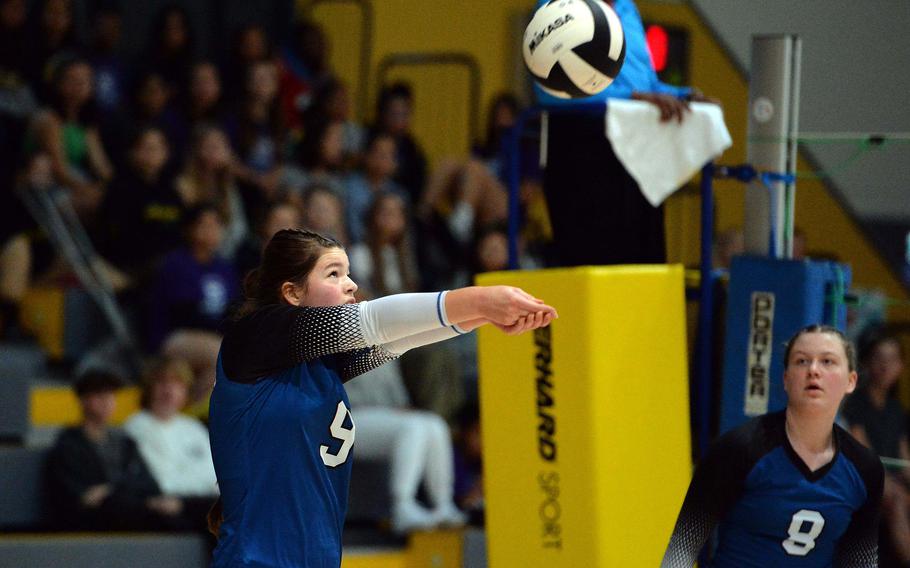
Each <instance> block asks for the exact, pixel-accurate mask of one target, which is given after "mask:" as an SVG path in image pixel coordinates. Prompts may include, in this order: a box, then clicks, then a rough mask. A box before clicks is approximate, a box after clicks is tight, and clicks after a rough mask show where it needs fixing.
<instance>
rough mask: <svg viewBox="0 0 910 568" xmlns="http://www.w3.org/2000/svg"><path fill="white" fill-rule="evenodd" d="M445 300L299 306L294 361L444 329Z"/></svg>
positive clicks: (399, 297) (432, 296)
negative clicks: (312, 306) (315, 306)
mask: <svg viewBox="0 0 910 568" xmlns="http://www.w3.org/2000/svg"><path fill="white" fill-rule="evenodd" d="M445 297H446V292H437V293H429V294H426V293H421V294H396V295H394V296H386V297H385V298H379V299H378V300H372V301H368V302H360V303H359V304H347V305H344V306H332V307H327V308H302V309H301V310H300V314H299V315H298V317H297V321H296V322H295V323H294V325H293V327H292V331H291V334H292V344H291V348H292V353H293V354H294V359H295V360H296V362H303V361H309V360H312V359H317V358H319V357H322V356H324V355H330V354H332V353H343V352H346V351H352V350H354V349H361V348H364V347H373V346H379V345H385V344H390V343H391V344H394V342H397V341H399V340H402V339H404V338H406V337H410V336H414V335H417V334H421V333H426V332H429V331H434V330H446V329H447V328H448V327H449V325H450V323H449V321H448V319H447V317H446V312H445ZM397 353H398V354H399V355H400V354H401V353H404V351H397Z"/></svg>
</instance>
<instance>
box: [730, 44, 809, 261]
mask: <svg viewBox="0 0 910 568" xmlns="http://www.w3.org/2000/svg"><path fill="white" fill-rule="evenodd" d="M800 45H801V44H800V40H799V37H797V36H795V35H772V36H756V37H754V38H752V62H751V67H750V73H751V78H750V81H749V133H748V138H749V145H748V148H747V151H746V154H747V158H746V159H747V162H748V163H749V164H750V165H752V167H754V168H755V169H756V170H757V171H759V172H774V173H780V174H789V173H793V172H794V171H796V143H795V141H794V138H795V137H796V133H797V115H798V113H799V72H800V52H801V47H800ZM793 192H794V184H793V183H792V182H791V183H787V182H783V181H774V182H771V183H770V184H769V187H765V186H764V185H763V184H762V183H760V181H759V180H756V181H753V182H752V183H751V184H750V185H749V186H748V187H747V189H746V199H745V212H746V216H745V223H744V227H743V235H744V237H745V248H746V252H749V253H752V254H757V255H762V256H771V257H774V258H788V257H790V256H791V254H792V240H793V219H792V216H793ZM772 217H773V218H772Z"/></svg>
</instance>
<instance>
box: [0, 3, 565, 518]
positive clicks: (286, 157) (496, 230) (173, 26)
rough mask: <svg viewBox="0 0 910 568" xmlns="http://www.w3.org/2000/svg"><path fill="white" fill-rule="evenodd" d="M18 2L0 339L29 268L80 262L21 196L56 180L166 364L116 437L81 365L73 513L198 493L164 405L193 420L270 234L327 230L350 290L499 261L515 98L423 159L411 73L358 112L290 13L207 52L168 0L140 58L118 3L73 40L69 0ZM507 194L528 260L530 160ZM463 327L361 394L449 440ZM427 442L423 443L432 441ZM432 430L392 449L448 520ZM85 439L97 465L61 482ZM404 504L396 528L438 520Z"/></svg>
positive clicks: (160, 509) (105, 387) (93, 513)
mask: <svg viewBox="0 0 910 568" xmlns="http://www.w3.org/2000/svg"><path fill="white" fill-rule="evenodd" d="M33 4H34V5H33V6H31V9H30V11H29V10H27V3H26V2H25V0H0V160H2V163H0V210H2V211H3V220H2V221H3V222H2V223H0V340H2V339H4V338H7V339H8V338H10V337H17V336H21V334H22V333H24V332H23V331H22V330H21V329H19V328H18V326H17V321H18V319H19V310H20V304H21V302H22V299H23V297H24V296H25V294H26V293H27V290H28V289H29V287H30V286H33V285H35V284H37V283H41V284H51V285H55V284H60V283H62V282H69V283H72V282H73V281H74V280H75V279H74V278H73V277H72V270H71V268H72V267H70V266H68V265H67V262H66V261H65V260H64V259H62V258H61V256H60V254H59V251H58V250H56V249H55V247H54V246H52V242H53V240H52V239H50V238H49V236H48V231H49V230H50V229H49V228H48V227H45V226H42V224H41V223H40V222H38V221H35V220H32V217H31V216H30V215H29V213H28V210H27V207H26V201H27V200H26V199H23V197H22V196H27V195H29V194H30V192H31V193H37V192H44V193H46V194H48V195H54V196H56V198H58V202H59V198H64V201H67V202H69V203H70V204H71V205H72V208H73V210H74V211H75V213H76V215H77V216H78V220H79V222H80V224H81V225H82V226H83V227H84V229H85V232H86V234H87V235H88V236H89V237H90V241H91V244H92V248H93V249H94V250H95V251H96V252H97V255H98V260H97V262H98V264H99V265H101V266H103V267H104V270H105V272H106V274H107V276H108V278H109V279H110V281H111V282H112V283H113V285H114V290H115V291H116V293H117V296H118V299H119V300H120V305H121V306H122V307H123V308H124V310H125V312H126V315H127V319H128V321H129V322H130V324H131V327H132V329H133V332H134V333H135V334H136V335H137V336H138V338H139V339H140V344H141V349H142V354H143V356H144V357H145V358H146V359H152V358H155V357H163V358H164V359H163V360H164V361H165V363H159V364H158V365H157V366H156V367H154V368H155V369H156V371H155V373H158V375H160V376H157V378H156V376H147V377H146V383H145V387H144V388H145V389H146V390H145V394H144V396H143V410H142V412H140V413H139V414H138V415H136V416H134V417H133V419H131V420H130V422H129V423H128V425H127V428H126V432H127V433H128V434H130V436H131V437H130V436H127V437H121V436H120V435H119V434H117V435H114V434H109V432H112V431H113V430H110V429H109V427H108V426H109V424H108V422H109V419H110V408H109V407H110V405H111V404H112V402H111V400H112V399H111V392H112V391H113V390H114V389H115V387H116V386H117V384H116V383H117V381H116V380H115V378H114V377H113V375H106V374H104V373H103V372H101V371H93V372H94V373H96V374H93V375H92V374H90V375H88V376H86V377H83V378H82V379H81V380H80V382H79V383H78V385H79V386H78V388H77V392H78V394H79V398H80V401H81V402H82V406H83V410H85V412H86V414H85V417H86V424H84V425H83V426H82V427H80V428H76V429H72V430H68V431H66V432H64V433H63V434H62V435H61V437H60V440H59V442H58V446H57V448H56V450H55V451H54V452H53V459H52V469H53V470H54V471H56V472H57V474H56V477H54V476H52V477H51V479H52V480H53V487H54V495H55V496H56V498H55V502H57V503H58V504H59V503H62V504H64V505H65V506H66V509H67V511H68V514H69V516H67V515H64V516H63V517H62V518H64V519H66V518H69V519H70V520H72V526H73V527H77V526H85V527H95V528H98V527H105V526H114V525H117V524H118V523H121V520H120V518H119V517H120V516H122V515H123V514H130V515H131V516H132V517H133V518H134V519H139V518H143V519H146V520H147V521H149V523H150V526H178V525H181V522H182V521H180V518H181V514H182V513H179V512H180V511H185V510H191V509H193V507H191V506H190V505H189V503H195V501H188V499H189V498H190V497H192V498H193V499H196V498H197V497H200V495H196V494H195V493H194V494H192V495H185V494H183V493H181V491H182V490H181V488H180V484H179V483H175V482H173V479H170V478H171V477H172V476H173V475H174V474H175V472H174V471H168V469H167V468H169V467H170V465H169V461H168V460H169V458H168V456H166V455H164V453H165V450H166V449H167V448H170V449H171V450H174V447H173V446H174V443H175V441H178V439H181V440H182V441H183V442H185V443H190V438H191V437H192V436H189V434H190V433H191V432H195V430H194V429H195V426H193V425H191V424H189V423H187V424H183V423H181V424H182V425H181V426H180V427H179V428H178V427H177V426H174V425H173V424H172V425H171V426H168V427H167V429H165V427H164V423H165V422H168V421H171V422H172V417H173V413H174V412H176V411H177V410H184V411H187V412H189V413H190V414H194V415H195V416H197V417H198V418H201V419H203V420H204V419H205V417H206V414H207V400H208V395H209V393H210V391H211V388H212V385H213V381H214V375H215V373H214V366H215V363H216V356H217V353H218V349H219V346H220V328H221V324H222V322H223V321H224V320H225V318H227V317H229V316H230V313H231V309H232V306H233V305H234V304H235V302H237V301H238V300H239V299H240V295H241V289H242V282H243V277H244V274H245V273H246V272H247V271H249V270H250V269H252V268H254V267H255V266H256V265H257V264H258V261H259V258H260V256H261V251H262V248H263V246H264V245H265V243H266V242H267V241H268V239H269V238H270V237H271V235H272V234H274V232H276V231H277V230H279V229H282V228H287V227H304V228H309V229H312V230H315V231H319V232H324V233H328V234H331V235H332V236H334V237H336V238H337V239H339V240H340V241H341V242H343V243H344V244H345V245H346V246H347V248H348V251H349V254H350V258H351V266H352V273H353V274H352V276H353V278H354V279H355V281H357V282H358V283H359V284H360V285H361V287H360V290H361V291H360V297H361V299H369V298H372V297H376V296H381V295H385V294H391V293H399V292H414V291H422V290H431V289H444V288H453V287H457V286H462V285H465V284H467V283H469V282H470V280H471V278H472V277H473V275H474V274H475V273H476V272H479V271H486V270H498V269H502V268H505V267H506V264H507V249H506V239H505V228H504V226H505V225H504V223H505V221H506V214H507V207H506V203H507V197H506V189H505V185H504V175H505V169H506V161H505V159H504V158H503V144H504V142H505V140H506V139H507V133H508V131H509V128H510V127H511V126H512V125H513V124H514V123H515V121H516V118H517V116H518V113H519V112H520V108H519V105H518V102H517V100H516V99H515V98H514V97H512V96H510V95H503V96H500V97H498V98H497V99H496V100H495V101H494V103H493V105H492V106H491V109H490V117H489V121H488V128H487V131H486V139H485V140H483V141H478V142H477V143H476V146H475V148H473V149H471V152H470V153H469V156H468V157H467V158H464V157H461V158H457V159H456V158H449V159H445V160H442V161H441V162H440V163H439V164H438V165H437V166H436V167H435V168H433V167H431V166H430V164H429V162H428V160H427V157H426V154H425V152H424V150H423V148H422V146H421V143H420V141H419V140H417V138H416V137H415V135H414V133H413V128H412V127H413V125H412V120H411V119H412V114H413V109H414V103H415V96H416V94H415V93H414V92H413V91H412V89H411V88H410V87H409V85H407V84H404V83H396V84H392V85H384V86H380V87H381V88H380V89H379V94H378V97H377V100H376V105H375V117H374V119H373V121H372V123H371V124H362V123H360V122H358V121H357V119H356V118H355V117H354V116H353V113H352V109H351V104H350V99H351V96H350V92H349V87H348V85H346V84H345V83H344V82H343V81H341V80H340V79H339V78H338V77H336V76H335V75H334V73H333V72H332V69H331V67H330V65H329V63H328V59H327V54H328V43H327V38H326V37H325V35H324V33H323V31H322V29H321V28H320V27H319V26H318V25H317V24H315V23H313V22H309V21H300V22H297V23H295V24H294V25H293V33H292V35H291V38H292V39H291V40H290V41H289V42H288V43H287V44H286V45H278V44H276V43H275V42H273V40H272V38H271V37H270V36H269V33H268V31H267V29H266V27H265V26H263V25H260V24H258V23H255V22H251V23H247V24H244V25H242V26H240V27H238V29H237V30H236V31H235V33H233V34H232V35H231V40H230V45H229V46H228V47H229V49H225V50H224V51H225V52H226V55H225V56H224V57H223V58H221V59H223V60H216V59H210V58H205V57H202V54H201V53H199V50H198V46H197V44H196V42H195V38H196V37H197V31H198V30H194V29H193V26H192V23H191V20H190V18H189V17H188V15H187V13H186V12H185V11H184V10H183V9H182V8H181V7H179V6H178V5H169V6H167V7H165V8H163V9H162V10H161V11H160V12H159V13H158V15H157V17H156V18H155V19H154V21H153V22H152V24H151V29H150V36H149V37H150V40H149V42H148V44H147V46H146V47H145V49H144V50H142V52H141V54H140V56H139V57H138V58H135V60H132V59H131V60H127V59H126V58H125V57H124V56H123V55H122V53H123V49H122V45H121V44H122V43H123V41H122V39H123V38H121V35H122V31H121V29H122V14H121V13H120V12H119V11H118V10H117V9H115V8H111V7H110V5H108V4H102V5H101V6H100V7H98V8H97V9H96V10H95V12H94V13H91V14H89V22H90V28H91V29H90V33H89V34H88V37H89V39H88V41H86V42H84V43H80V41H79V40H78V39H77V37H80V35H86V34H76V33H75V18H74V13H73V9H74V6H73V3H72V2H71V1H70V0H40V1H37V2H34V3H33ZM26 46H27V47H26ZM466 150H467V149H466ZM531 161H534V160H531ZM534 162H535V163H536V161H534ZM522 198H523V199H522V201H523V203H524V204H525V205H526V207H527V209H528V211H529V212H531V213H532V214H531V217H530V218H531V219H532V221H530V222H529V223H528V227H527V228H528V231H527V235H530V237H531V238H530V240H528V241H527V243H526V244H527V246H526V247H525V246H524V244H525V242H524V241H523V249H522V250H523V261H524V262H525V264H526V265H530V266H534V265H539V264H540V260H539V258H538V257H539V252H540V251H542V250H544V248H543V247H544V246H545V242H546V236H547V234H548V231H549V229H548V225H547V221H546V216H545V213H543V214H541V211H542V209H541V203H542V192H541V188H540V183H539V175H537V172H529V173H528V175H526V176H524V181H523V185H522ZM535 211H536V212H538V214H537V215H536V216H535V215H534V214H533V213H534V212H535ZM535 246H536V247H537V248H536V249H535ZM535 250H536V251H538V254H537V255H536V256H535V253H534V251H535ZM535 258H537V260H535ZM472 341H473V339H471V338H466V339H465V340H464V341H462V342H461V343H460V344H458V345H455V346H454V347H451V346H448V347H441V348H439V349H433V350H427V351H426V352H424V353H421V354H418V355H414V356H412V357H406V358H405V359H404V360H403V361H402V362H401V365H400V367H399V366H397V365H396V366H395V368H394V369H393V372H394V374H395V377H394V379H395V380H393V381H391V383H389V384H392V385H393V386H394V388H405V387H407V388H408V389H409V390H411V392H409V393H407V396H406V397H405V398H397V394H390V393H385V394H383V393H377V392H375V390H376V388H377V387H379V388H382V387H381V385H383V384H386V383H383V382H381V381H377V385H376V386H374V388H373V391H374V392H373V396H375V400H385V401H388V400H395V401H396V403H395V404H394V405H392V406H396V407H397V406H408V407H411V406H412V405H413V406H414V407H415V410H413V412H414V413H415V414H413V415H412V416H413V417H414V418H413V420H420V419H423V420H429V422H428V423H429V424H432V425H433V428H434V431H435V430H439V432H440V435H442V436H445V437H446V438H447V440H448V439H449V436H450V433H449V430H448V428H447V427H446V425H447V424H450V425H455V424H456V423H458V422H459V420H458V419H457V417H458V416H461V415H462V414H463V410H464V407H465V403H466V401H470V400H471V399H472V397H473V396H474V393H476V386H475V384H476V368H475V367H473V366H470V365H467V364H465V363H464V362H465V361H471V360H472V358H471V357H465V354H467V355H470V354H472V353H473V352H474V350H475V349H476V347H475V346H474V345H473V343H472ZM456 343H457V342H456ZM97 373H102V374H100V375H99V374H97ZM155 373H153V375H154V374H155ZM162 377H163V378H162ZM74 380H75V379H74ZM172 391H182V392H177V393H174V392H172ZM175 401H177V402H175ZM178 403H179V406H180V408H177V407H176V406H175V405H177V404H178ZM364 406H377V405H373V404H365V405H364ZM378 406H381V405H378ZM421 408H422V409H424V410H417V409H421ZM468 408H473V406H468ZM368 412H375V413H377V414H388V413H389V412H386V411H380V410H375V411H368ZM397 412H398V410H395V411H394V412H391V414H395V413H397ZM418 412H427V415H431V416H434V417H435V418H421V417H424V416H426V415H424V414H419V413H418ZM430 413H432V414H430ZM420 430H421V431H423V429H422V428H420ZM424 433H426V432H424ZM193 436H195V434H193ZM133 440H134V441H133ZM437 446H438V443H436V442H434V443H432V444H429V445H428V448H430V449H429V450H427V451H430V452H435V453H436V454H438V453H439V448H438V447H437ZM446 448H448V445H446V446H444V447H443V448H442V449H443V450H444V451H445V452H446V453H448V454H449V455H448V456H447V457H439V456H436V455H425V454H427V452H417V453H420V454H421V455H420V456H417V457H414V458H408V459H413V460H421V463H423V462H424V461H426V460H427V459H432V460H435V462H436V463H434V464H433V465H428V466H427V468H429V470H430V471H436V472H437V473H436V474H434V475H435V477H432V479H429V480H428V481H427V482H428V483H430V484H431V485H432V491H431V492H430V498H431V500H435V501H436V503H435V505H438V507H437V512H439V511H441V513H440V514H438V515H436V516H435V517H433V518H434V519H437V521H438V522H443V523H444V522H451V521H453V520H454V521H459V520H461V519H462V517H461V516H460V515H459V514H458V513H457V511H455V510H454V505H452V503H453V496H452V492H453V487H454V485H453V483H454V482H455V481H454V480H453V479H452V478H453V475H454V472H453V465H452V456H451V451H450V450H448V449H446ZM367 451H368V450H367ZM92 452H94V453H93V454H92V456H93V457H92V458H91V461H90V463H92V464H94V466H96V467H95V468H94V469H95V470H94V471H91V472H88V473H91V474H92V476H91V477H90V478H88V477H87V478H85V479H80V480H79V482H78V483H76V481H74V477H76V470H79V469H84V467H83V466H84V463H87V462H85V461H84V459H86V456H88V455H89V454H91V453H92ZM411 453H414V452H413V451H412V452H411ZM471 459H473V458H471ZM143 461H144V462H145V465H144V466H143V467H139V466H136V465H135V464H134V462H136V463H138V462H143ZM114 462H117V463H119V465H120V466H122V467H123V468H125V469H124V471H123V472H119V473H118V472H117V471H116V468H114V467H113V464H114ZM393 467H394V468H398V469H400V470H406V469H408V470H409V469H413V467H419V468H420V469H423V468H424V466H423V465H420V466H417V465H414V466H413V467H412V466H410V465H409V466H405V465H402V464H400V463H399V464H393ZM440 467H442V468H444V469H445V470H446V471H445V472H442V473H439V472H438V470H439V468H440ZM434 468H435V470H434ZM66 472H69V473H66ZM64 473H65V474H66V475H64ZM83 473H86V472H82V473H80V474H79V475H82V474H83ZM198 473H200V472H198V471H197V474H198ZM86 475H87V474H86ZM408 475H411V474H408ZM417 481H419V480H415V481H414V483H411V482H407V483H406V484H405V485H406V487H405V488H404V489H401V490H399V489H397V488H398V487H403V485H402V484H401V483H398V484H397V485H394V484H393V488H392V489H393V491H398V492H399V493H401V492H402V491H403V492H404V493H406V495H404V496H403V497H402V499H401V502H400V503H399V505H400V507H399V508H402V509H408V510H409V511H411V512H412V513H413V511H416V510H417V509H415V508H414V507H415V506H417V505H415V503H416V501H415V500H414V499H415V497H416V494H417V486H416V483H417ZM121 482H122V484H124V487H125V488H126V489H129V490H131V491H132V490H135V491H134V493H133V494H132V496H131V497H130V498H129V499H128V501H129V502H128V503H127V501H121V500H118V496H120V497H123V495H124V494H125V493H124V492H121V491H120V484H121ZM200 482H201V480H200ZM440 483H442V484H445V485H446V487H440V486H439V485H440ZM475 485H476V484H475ZM194 491H195V490H194ZM201 497H203V501H204V500H205V499H208V498H209V497H210V495H208V494H205V495H201ZM130 499H131V500H130ZM175 500H176V501H177V503H176V504H175ZM474 501H475V503H476V502H477V497H476V496H475V497H474ZM124 503H126V504H128V505H129V507H127V506H126V505H125V504H124ZM402 503H403V504H402ZM175 511H177V512H175ZM106 513H110V515H109V516H105V514H106ZM178 513H179V514H178ZM415 515H416V516H415ZM417 516H419V515H418V514H412V515H410V517H409V518H408V519H404V518H402V519H403V520H401V522H400V523H398V525H399V526H401V527H403V528H404V527H412V526H414V527H425V526H432V525H434V524H436V523H437V521H433V520H431V519H430V517H426V518H423V517H421V519H420V522H415V521H414V519H415V518H416V517H417Z"/></svg>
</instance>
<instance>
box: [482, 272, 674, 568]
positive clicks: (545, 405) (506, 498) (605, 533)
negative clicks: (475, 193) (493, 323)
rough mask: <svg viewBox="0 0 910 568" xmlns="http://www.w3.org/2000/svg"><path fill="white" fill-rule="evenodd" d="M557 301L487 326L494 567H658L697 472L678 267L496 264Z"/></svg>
mask: <svg viewBox="0 0 910 568" xmlns="http://www.w3.org/2000/svg"><path fill="white" fill-rule="evenodd" d="M478 283H479V284H484V285H493V284H510V285H514V286H520V287H521V288H523V289H525V290H527V291H528V292H529V293H531V294H533V295H535V296H537V297H540V298H543V299H544V300H546V301H547V303H549V304H551V305H553V306H555V307H556V309H557V310H558V312H559V319H558V320H556V321H554V322H553V323H552V324H551V325H550V327H549V328H543V329H540V330H537V331H536V332H533V333H526V334H523V335H520V336H517V337H509V336H506V335H504V334H502V333H500V332H499V331H498V330H496V329H493V328H491V327H490V326H485V327H484V328H482V329H481V330H480V332H479V333H480V338H479V342H480V345H479V351H480V353H479V360H480V398H481V414H482V416H481V419H482V425H483V444H484V460H485V461H484V483H485V493H486V502H487V539H488V540H487V543H488V554H489V560H490V566H491V568H511V567H520V568H532V567H536V566H541V567H544V566H546V567H548V568H552V567H557V568H558V567H569V566H571V567H578V566H585V567H590V568H598V567H603V568H607V567H614V566H623V567H628V568H632V567H637V566H642V567H653V566H657V565H659V564H660V559H661V557H662V555H663V552H664V549H665V547H666V545H667V542H668V540H669V537H670V533H671V532H672V529H673V524H674V522H675V520H676V514H677V512H678V511H679V507H680V504H681V501H682V496H683V495H684V494H685V492H686V487H687V486H688V483H689V477H690V474H691V465H690V464H691V458H690V435H689V391H688V380H687V365H686V337H685V298H684V296H685V290H684V284H683V269H682V267H681V266H677V265H674V266H664V265H650V266H613V267H581V268H569V269H556V270H542V271H525V272H521V271H516V272H496V273H490V274H483V275H481V276H479V277H478Z"/></svg>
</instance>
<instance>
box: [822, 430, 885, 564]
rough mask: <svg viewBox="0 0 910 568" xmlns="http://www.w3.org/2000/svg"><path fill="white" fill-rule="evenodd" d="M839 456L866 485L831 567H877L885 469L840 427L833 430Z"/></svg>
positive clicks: (879, 461) (873, 455) (870, 453)
mask: <svg viewBox="0 0 910 568" xmlns="http://www.w3.org/2000/svg"><path fill="white" fill-rule="evenodd" d="M834 431H835V435H836V436H837V441H838V444H840V451H841V454H842V455H843V456H844V457H845V458H847V459H848V460H850V461H851V462H852V463H853V465H854V466H856V469H857V471H859V474H860V476H861V477H862V478H863V482H864V483H865V484H866V502H865V503H863V506H862V507H860V508H859V509H858V510H857V511H856V512H855V513H853V518H852V519H851V520H850V525H849V526H848V527H847V530H846V531H845V532H844V534H843V536H841V538H840V542H838V544H837V551H836V552H835V559H834V565H835V566H838V567H841V566H843V567H849V568H867V567H868V568H872V567H875V566H878V521H879V510H880V508H881V503H882V491H883V490H884V487H885V468H884V467H882V463H881V460H879V459H878V457H876V456H875V454H873V453H872V452H871V451H869V449H868V448H866V447H865V446H863V445H862V444H860V443H859V442H857V441H856V439H855V438H853V436H851V435H850V434H849V433H847V432H845V431H844V430H843V429H841V428H840V427H839V426H837V427H835V429H834Z"/></svg>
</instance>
